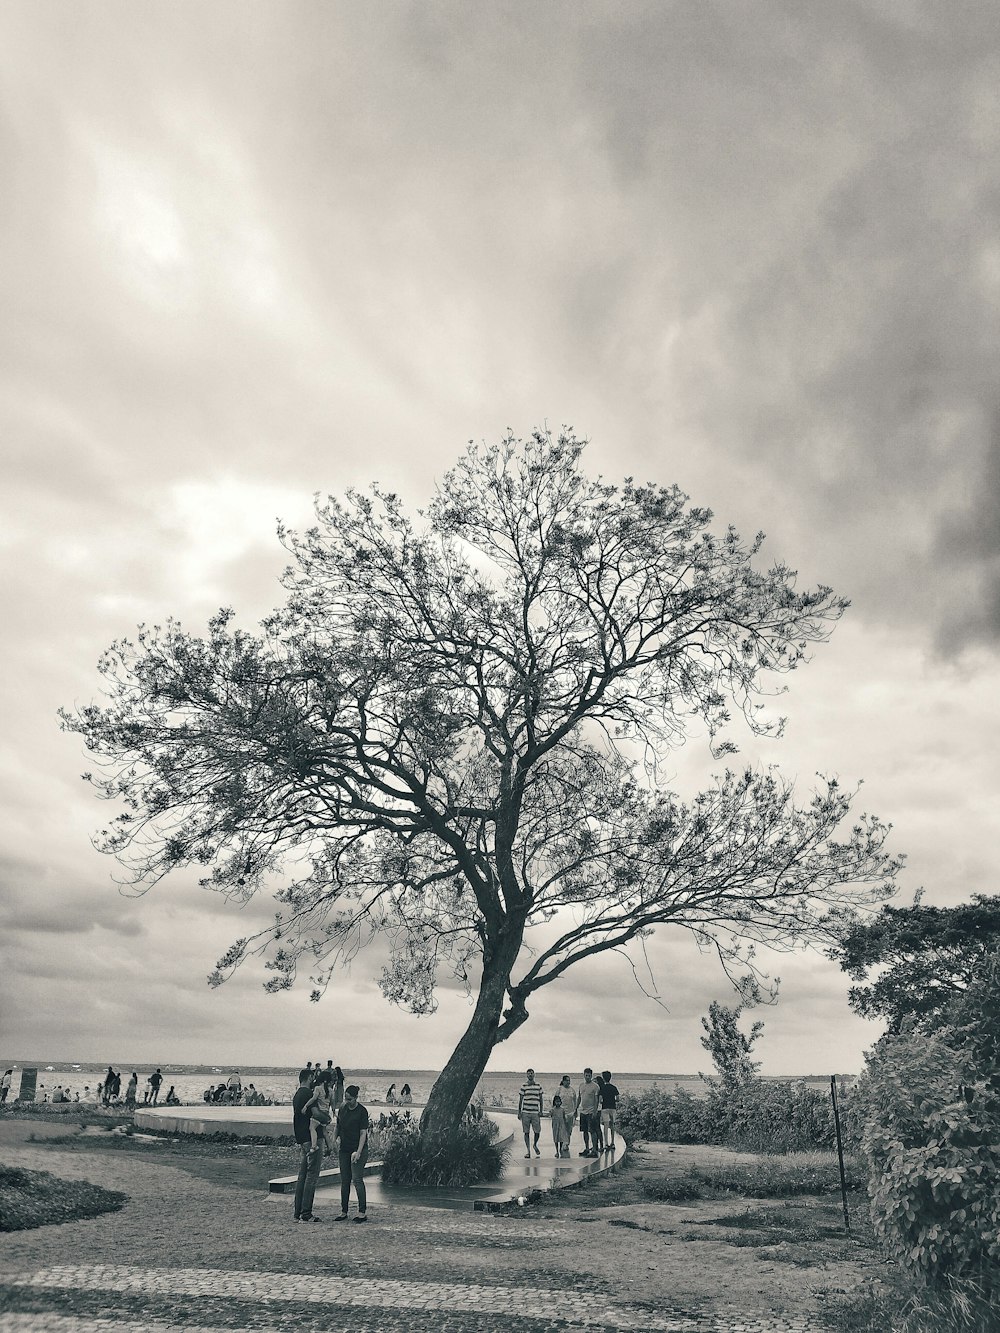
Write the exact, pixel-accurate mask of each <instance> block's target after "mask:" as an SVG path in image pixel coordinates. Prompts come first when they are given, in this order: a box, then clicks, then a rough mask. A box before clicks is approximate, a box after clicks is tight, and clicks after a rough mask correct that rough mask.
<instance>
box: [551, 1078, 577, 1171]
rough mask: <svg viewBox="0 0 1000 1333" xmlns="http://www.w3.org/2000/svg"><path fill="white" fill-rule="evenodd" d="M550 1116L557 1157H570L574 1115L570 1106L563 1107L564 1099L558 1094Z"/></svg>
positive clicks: (553, 1101) (553, 1100)
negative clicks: (570, 1138) (570, 1135)
mask: <svg viewBox="0 0 1000 1333" xmlns="http://www.w3.org/2000/svg"><path fill="white" fill-rule="evenodd" d="M571 1104H572V1103H571ZM549 1116H550V1118H551V1120H552V1142H553V1143H554V1144H555V1148H556V1156H557V1157H568V1156H569V1133H570V1129H571V1127H572V1125H573V1115H572V1112H571V1111H570V1109H569V1107H568V1106H563V1099H562V1098H561V1097H560V1096H559V1093H558V1092H557V1093H556V1095H555V1096H554V1097H553V1098H552V1109H551V1111H550V1112H549Z"/></svg>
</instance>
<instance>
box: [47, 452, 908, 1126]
mask: <svg viewBox="0 0 1000 1333" xmlns="http://www.w3.org/2000/svg"><path fill="white" fill-rule="evenodd" d="M582 449H583V444H582V442H581V441H579V440H577V439H576V438H575V437H574V436H573V435H572V434H571V433H567V434H564V435H562V436H560V438H559V439H558V440H554V439H552V438H551V437H550V436H549V435H547V434H543V433H538V434H536V435H534V436H533V437H532V438H531V439H530V440H528V441H527V442H523V443H522V442H521V441H518V440H515V439H514V438H513V437H511V436H509V437H508V438H506V439H505V440H503V441H502V442H501V443H500V444H499V445H497V446H494V447H483V448H476V447H472V446H470V448H469V450H468V451H467V453H466V454H465V456H464V457H463V458H462V459H461V460H460V461H459V463H458V465H457V466H456V467H455V468H454V469H453V470H452V471H451V472H449V473H447V474H446V476H445V477H444V478H443V480H442V482H441V484H440V486H439V488H438V490H437V492H436V494H435V495H434V497H433V499H432V501H431V503H430V505H429V507H428V509H427V512H426V514H425V515H423V523H422V526H421V527H419V528H418V527H416V526H415V525H414V524H413V523H412V522H411V521H410V519H408V518H407V517H406V515H405V514H404V513H403V508H402V505H401V503H400V501H399V499H398V498H397V497H396V496H395V495H392V494H389V493H386V492H384V491H382V490H380V489H379V488H378V487H374V488H373V489H372V492H371V494H368V495H360V494H356V493H354V492H348V494H347V497H346V499H345V500H344V501H343V502H340V501H337V500H334V499H330V500H329V501H328V502H327V503H326V504H323V505H320V506H319V507H318V509H317V523H316V526H315V527H313V528H311V529H310V530H309V531H307V532H305V533H303V534H301V535H297V534H294V533H291V532H284V531H282V533H281V535H282V539H283V540H284V542H285V544H286V546H287V548H288V550H289V551H290V552H291V555H292V557H293V564H292V567H291V568H290V569H289V570H288V571H287V573H286V576H285V587H286V589H287V594H288V596H287V601H286V604H285V605H284V606H283V607H282V608H281V609H279V610H278V611H276V612H275V613H274V614H273V615H272V616H270V617H269V618H268V619H267V620H266V621H265V622H264V623H263V626H262V630H261V633H260V634H257V635H255V634H250V633H248V632H246V631H244V630H242V629H237V628H234V626H233V615H232V612H230V611H222V612H220V613H219V615H218V616H216V617H215V619H214V620H213V621H212V622H211V624H210V626H209V632H208V635H207V637H205V638H198V637H195V636H193V635H190V634H188V633H186V632H184V631H183V630H182V629H181V627H180V626H179V625H177V624H176V623H174V622H168V624H167V626H166V627H165V628H164V629H159V628H154V629H151V630H149V629H141V630H140V632H139V635H138V637H137V639H136V641H135V642H134V643H133V642H129V641H127V640H126V641H122V642H120V643H117V644H115V645H114V646H113V648H112V649H111V650H110V651H109V652H108V653H107V654H106V656H105V657H104V659H103V661H102V664H101V667H102V671H103V672H104V675H105V677H106V679H107V682H108V692H109V696H110V697H109V700H108V702H107V703H105V705H104V706H96V705H95V706H91V707H87V708H84V709H83V710H81V711H80V713H79V714H76V715H72V716H70V715H67V716H65V717H64V720H65V724H66V725H67V726H68V727H69V728H70V729H71V730H74V731H78V732H79V733H80V734H81V735H82V736H83V738H84V740H85V742H86V745H87V746H88V748H89V749H90V751H91V752H92V754H93V755H95V756H96V758H97V760H98V761H99V763H100V765H101V772H100V774H99V775H98V776H95V777H93V778H92V780H93V781H94V783H95V785H96V786H97V789H98V791H99V792H100V794H101V795H102V796H104V797H106V798H108V799H110V800H114V801H116V802H120V803H122V804H123V806H124V810H123V811H122V813H121V814H120V815H119V816H118V817H117V818H116V819H115V821H114V822H113V823H112V824H111V825H110V826H109V827H108V828H107V829H106V830H104V832H103V835H102V840H101V845H102V846H103V847H104V848H105V849H106V850H108V851H109V852H111V853H113V854H114V855H116V856H117V857H119V858H120V859H121V860H122V861H123V862H124V863H126V864H127V865H128V866H129V868H130V874H131V879H132V882H133V883H134V884H135V885H136V887H137V888H139V889H143V888H145V887H148V886H149V885H150V884H151V883H154V882H155V881H157V880H158V879H160V878H161V877H162V876H163V875H165V874H168V873H169V872H170V871H172V870H174V869H175V868H177V867H180V866H184V865H196V866H201V867H204V868H205V869H206V871H207V873H206V876H205V879H204V881H203V882H204V883H205V884H206V886H207V887H209V888H212V889H216V890H218V891H219V892H221V893H224V894H226V895H228V896H229V897H231V898H234V899H236V900H237V901H245V900H246V899H248V898H249V897H251V895H253V894H254V893H255V892H257V890H258V889H260V888H261V887H262V886H264V885H265V884H270V885H272V886H273V887H275V889H276V891H275V897H276V898H277V900H278V903H279V907H280V910H279V912H278V915H277V917H276V919H275V922H274V925H273V926H272V927H270V928H268V929H267V930H265V931H263V932H261V933H260V934H258V935H256V936H254V937H252V938H246V939H241V940H238V941H237V942H236V944H234V946H233V947H232V948H231V949H230V950H229V952H228V953H227V954H226V955H225V957H224V958H222V959H221V960H220V962H219V964H218V967H217V970H216V971H215V973H214V974H213V976H212V978H211V980H212V982H213V983H214V984H217V983H219V982H221V981H222V980H224V978H225V977H226V976H227V975H229V974H230V973H231V972H232V970H233V969H234V968H236V967H237V966H239V964H240V963H241V962H242V961H243V960H244V959H245V958H246V957H247V956H248V955H250V954H254V953H256V954H264V955H266V963H265V965H266V967H267V968H268V969H270V971H271V972H272V973H273V977H272V979H271V980H270V981H269V982H268V988H269V989H271V990H280V989H284V988H286V987H288V986H290V985H291V984H292V983H293V980H294V978H295V975H296V970H297V966H298V963H299V960H300V959H302V958H305V959H306V960H308V963H309V965H310V967H311V969H312V976H313V996H314V998H319V996H320V995H321V994H322V992H323V991H324V989H325V988H326V986H327V984H328V982H329V980H330V977H331V975H332V972H333V969H334V966H335V965H336V964H337V962H338V961H340V960H343V959H345V958H349V957H351V956H352V955H353V954H355V953H356V952H357V951H358V950H359V949H360V948H361V947H362V946H363V945H364V944H366V943H367V942H368V941H369V940H370V939H371V938H372V937H373V936H375V935H381V936H382V937H383V938H384V939H385V940H386V941H387V942H388V946H389V950H390V961H389V963H388V965H387V966H386V967H385V969H384V972H383V975H382V979H381V985H382V989H383V991H384V993H385V995H386V996H387V997H388V999H389V1000H391V1001H393V1002H394V1003H397V1004H400V1005H404V1006H406V1007H408V1008H409V1009H411V1010H412V1011H414V1012H417V1013H426V1012H429V1011H430V1010H431V1009H432V1008H433V1007H434V1004H435V1001H434V986H435V978H436V974H437V972H438V969H439V968H440V967H442V966H445V967H449V968H451V969H452V970H453V972H454V973H455V974H456V975H457V976H458V977H459V978H461V979H462V980H463V982H465V984H466V985H467V986H468V987H469V990H470V994H471V995H474V997H475V1000H474V1006H473V1010H472V1015H471V1019H470V1022H469V1026H468V1028H467V1030H466V1032H465V1033H464V1035H463V1036H462V1038H461V1039H460V1041H459V1043H458V1045H457V1047H456V1049H455V1051H454V1053H453V1055H452V1056H451V1058H450V1059H449V1060H448V1062H447V1064H446V1066H445V1068H444V1070H443V1071H442V1073H441V1075H440V1077H439V1078H438V1080H437V1082H436V1083H435V1085H434V1088H433V1090H432V1093H431V1096H430V1099H429V1101H428V1105H427V1108H426V1110H425V1112H424V1116H423V1120H422V1126H423V1130H424V1132H425V1134H429V1135H431V1136H437V1135H446V1134H448V1133H449V1132H450V1131H451V1130H452V1128H453V1127H454V1126H455V1125H456V1124H457V1122H458V1119H459V1118H460V1116H461V1114H462V1112H463V1110H464V1109H465V1106H466V1105H467V1104H468V1102H469V1099H470V1098H471V1096H472V1094H473V1092H474V1090H475V1087H476V1084H477V1082H478V1081H479V1078H480V1075H481V1074H482V1072H483V1070H484V1068H485V1066H486V1063H487V1060H488V1059H489V1055H490V1052H491V1050H492V1049H493V1047H494V1046H495V1045H496V1044H497V1043H498V1042H501V1041H503V1040H505V1039H506V1038H507V1037H509V1036H510V1034H511V1033H512V1032H515V1031H516V1030H517V1029H518V1028H519V1027H520V1026H521V1024H522V1023H524V1021H525V1020H526V1019H527V1017H528V1003H529V1001H530V998H531V996H532V995H533V994H535V992H537V991H538V990H539V989H540V988H541V987H543V986H547V985H550V984H551V983H553V982H555V981H557V980H558V979H559V978H560V977H561V976H562V975H563V974H564V973H565V972H566V971H567V970H568V969H569V968H570V967H573V966H575V965H576V964H577V963H579V962H581V961H582V960H583V959H586V958H589V957H593V956H595V955H597V954H600V953H605V952H608V951H611V950H618V949H622V948H625V947H627V946H628V945H629V944H630V943H631V942H632V941H636V940H640V941H641V940H642V939H643V938H644V937H645V936H646V935H648V934H649V932H650V931H651V930H652V929H653V928H654V927H656V926H658V925H663V924H673V925H676V926H679V927H681V928H683V929H685V930H687V931H690V932H691V933H692V934H693V935H694V936H695V937H696V939H697V940H698V941H699V942H700V943H701V944H703V945H706V946H709V947H712V948H714V949H715V950H716V952H717V953H718V955H719V957H720V958H721V960H722V961H723V964H724V965H725V966H727V967H731V966H733V965H734V964H738V965H739V966H740V967H741V969H742V967H743V965H744V964H745V962H746V960H747V957H748V955H750V954H752V951H753V948H754V945H755V944H756V943H759V942H766V943H768V944H771V945H773V946H775V947H778V948H786V947H791V946H793V945H796V944H798V943H800V942H801V941H802V940H804V939H810V938H818V937H820V936H821V935H822V932H823V930H824V922H825V919H826V917H827V914H828V913H829V911H830V910H831V908H835V907H837V906H845V905H847V904H849V903H857V902H859V901H860V902H862V903H873V902H876V901H878V900H880V899H881V898H882V897H884V896H885V895H886V894H887V893H889V892H890V891H891V886H892V881H893V877H894V874H895V871H896V868H897V864H898V863H897V861H895V860H894V859H893V858H891V857H890V856H888V855H887V854H886V852H885V851H884V841H885V838H886V833H887V827H886V826H885V825H883V824H882V823H880V822H879V821H878V820H877V819H874V818H869V817H868V816H866V815H862V816H861V817H860V818H857V819H856V820H855V821H854V823H853V825H852V826H851V828H850V830H849V832H848V833H847V834H846V836H844V837H843V838H841V839H838V838H837V836H836V834H837V830H838V829H839V827H840V825H841V823H842V821H843V820H844V817H845V816H846V814H847V812H848V809H849V807H850V804H851V794H850V793H847V792H845V791H843V790H842V789H841V788H840V786H839V785H838V783H837V782H836V780H828V781H825V782H823V784H822V785H821V787H820V789H819V791H818V792H817V793H816V794H815V795H814V796H813V797H812V798H811V799H810V800H809V801H808V802H807V803H806V804H805V805H803V806H799V805H797V804H796V803H795V800H794V794H793V792H792V789H791V788H790V786H788V785H787V784H786V783H784V782H782V781H781V780H780V778H779V777H778V775H777V773H776V772H775V771H773V770H767V771H764V772H753V771H750V770H746V771H744V772H730V771H727V772H725V773H724V774H722V775H721V776H719V777H717V778H716V779H715V780H714V781H713V782H712V783H711V785H710V786H709V787H708V788H707V790H705V791H704V792H702V793H701V794H700V795H698V796H696V797H695V798H694V799H693V800H691V801H689V802H685V801H682V800H681V799H680V798H679V797H678V796H677V795H676V794H674V793H673V792H671V791H669V790H667V789H666V788H665V787H663V786H662V785H661V784H660V778H659V774H660V771H661V764H662V761H663V759H664V758H665V756H666V754H667V753H668V751H669V750H670V748H671V747H672V746H674V745H676V744H678V743H680V742H681V741H682V739H683V738H684V736H685V734H686V731H687V730H688V728H689V727H690V726H692V725H700V726H703V727H704V728H705V729H706V730H707V733H708V735H709V737H710V740H711V742H712V744H713V746H714V750H715V753H716V754H718V755H722V754H727V753H732V752H733V750H734V748H735V747H734V745H733V744H732V742H731V741H728V740H724V739H723V732H724V728H725V726H726V724H727V723H728V721H729V720H730V709H732V708H734V707H735V709H736V710H737V711H738V712H740V713H741V714H742V715H743V717H745V718H746V721H747V723H748V724H749V726H750V728H751V730H752V731H754V732H758V733H765V732H775V731H777V730H779V729H780V721H779V720H777V719H771V720H768V719H766V718H765V716H764V714H763V712H762V707H763V705H762V704H760V703H759V702H758V700H759V697H760V695H761V694H762V692H763V690H764V688H765V685H766V683H767V682H768V681H769V680H770V679H771V678H772V677H773V676H774V674H775V673H777V674H781V673H785V672H789V671H791V670H793V669H794V668H795V667H796V666H798V665H799V664H800V663H801V662H802V661H803V660H804V658H805V655H806V652H807V648H808V646H809V645H810V644H812V643H816V642H819V641H821V640H822V639H824V638H825V637H826V636H827V634H828V633H829V631H830V629H831V627H832V625H833V624H834V623H835V622H836V620H837V619H838V618H839V616H840V615H841V613H842V611H843V610H844V607H845V606H846V603H845V602H844V601H843V600H842V599H840V598H838V597H836V596H835V595H834V594H833V593H832V592H831V591H830V589H828V588H818V589H816V590H815V591H812V592H799V591H797V590H796V588H795V582H794V574H793V572H792V571H791V570H789V569H788V568H786V567H785V566H782V565H775V566H773V567H772V568H770V569H768V570H766V571H759V570H758V569H756V568H755V567H754V563H753V562H754V557H755V556H756V555H757V553H758V551H759V548H760V544H761V538H758V539H757V540H756V541H754V542H753V543H751V544H750V545H746V544H744V543H743V542H742V541H741V540H740V538H739V536H738V535H737V534H736V532H735V531H733V530H732V529H731V528H730V529H729V530H728V531H726V532H725V533H724V534H723V535H721V536H717V535H715V534H714V533H713V532H712V531H711V530H710V528H709V523H710V519H711V515H710V513H709V512H708V511H706V510H702V509H695V508H689V507H688V504H687V497H685V496H684V495H683V494H682V493H681V492H680V491H679V490H678V489H677V488H676V487H668V488H663V487H660V486H655V485H644V486H640V485H637V484H635V483H634V482H633V481H632V480H631V479H627V480H626V481H625V482H624V484H623V485H622V486H621V487H616V486H612V485H608V484H605V483H604V482H602V481H599V480H598V481H591V480H588V479H587V478H586V477H585V476H584V474H583V472H582V470H581V467H580V455H581V452H582ZM637 756H638V759H637ZM529 942H530V944H531V946H533V947H529ZM751 966H752V963H751Z"/></svg>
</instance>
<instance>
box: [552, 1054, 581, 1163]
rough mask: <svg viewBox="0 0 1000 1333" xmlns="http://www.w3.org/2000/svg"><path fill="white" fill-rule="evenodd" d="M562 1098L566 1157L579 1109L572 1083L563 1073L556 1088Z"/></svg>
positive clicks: (577, 1098)
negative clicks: (565, 1115) (565, 1117)
mask: <svg viewBox="0 0 1000 1333" xmlns="http://www.w3.org/2000/svg"><path fill="white" fill-rule="evenodd" d="M556 1091H557V1092H558V1094H559V1096H560V1097H561V1098H562V1109H563V1110H564V1111H565V1112H567V1119H566V1153H565V1156H566V1157H568V1156H569V1155H570V1154H569V1148H570V1141H571V1140H572V1138H573V1126H574V1125H575V1124H576V1113H577V1111H578V1110H579V1109H580V1099H579V1097H578V1096H577V1094H576V1093H575V1092H574V1091H573V1084H572V1081H571V1079H570V1076H569V1074H563V1076H562V1078H561V1079H560V1080H559V1087H558V1088H557V1089H556Z"/></svg>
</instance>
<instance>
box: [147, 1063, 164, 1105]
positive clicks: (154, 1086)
mask: <svg viewBox="0 0 1000 1333" xmlns="http://www.w3.org/2000/svg"><path fill="white" fill-rule="evenodd" d="M162 1082H163V1071H162V1069H158V1070H157V1071H156V1073H155V1074H150V1076H149V1093H150V1096H149V1100H150V1102H151V1103H152V1104H153V1106H155V1105H156V1103H157V1102H158V1101H159V1100H160V1084H161V1083H162Z"/></svg>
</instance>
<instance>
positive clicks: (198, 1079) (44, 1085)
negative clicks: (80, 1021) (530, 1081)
mask: <svg viewBox="0 0 1000 1333" xmlns="http://www.w3.org/2000/svg"><path fill="white" fill-rule="evenodd" d="M10 1067H13V1068H14V1075H13V1082H12V1086H11V1091H10V1099H11V1100H13V1099H14V1098H15V1097H16V1096H17V1093H18V1088H19V1086H20V1078H21V1070H22V1069H25V1068H27V1069H37V1071H38V1081H37V1084H36V1093H35V1099H36V1101H42V1100H43V1099H47V1100H49V1101H51V1100H52V1094H53V1093H54V1092H55V1090H56V1088H57V1087H62V1088H63V1089H64V1090H65V1089H67V1088H68V1089H69V1093H70V1096H71V1097H72V1098H75V1096H76V1094H77V1093H79V1095H80V1100H81V1101H83V1102H87V1101H89V1102H93V1101H94V1098H95V1095H96V1091H97V1085H98V1084H99V1083H102V1082H103V1081H104V1076H105V1074H106V1073H107V1069H108V1067H107V1065H106V1064H104V1065H95V1064H86V1063H83V1062H80V1063H78V1064H73V1063H71V1062H63V1061H58V1060H55V1061H53V1060H49V1061H46V1060H20V1059H19V1060H13V1059H10V1058H3V1057H0V1073H2V1072H3V1070H4V1069H7V1068H10ZM156 1067H157V1066H156V1065H150V1064H136V1063H127V1062H120V1061H116V1062H114V1069H115V1071H116V1072H117V1073H120V1074H121V1077H122V1086H121V1092H122V1096H123V1097H124V1095H125V1088H126V1085H127V1084H128V1081H129V1078H130V1077H131V1075H132V1071H133V1070H135V1072H136V1073H137V1074H138V1076H139V1092H138V1101H139V1103H140V1104H141V1102H142V1100H143V1093H144V1090H145V1087H146V1080H147V1079H148V1077H149V1075H150V1074H151V1073H152V1072H153V1071H154V1070H155V1069H156ZM159 1067H160V1069H161V1071H162V1074H163V1084H162V1086H161V1088H160V1104H161V1105H162V1104H163V1101H164V1100H165V1098H166V1096H167V1092H168V1090H169V1088H170V1087H171V1085H173V1088H174V1094H175V1096H177V1097H178V1098H179V1099H180V1101H181V1102H182V1103H184V1104H185V1105H190V1104H197V1103H200V1102H203V1101H204V1094H205V1091H206V1089H208V1088H215V1087H217V1086H218V1085H219V1084H220V1083H225V1082H226V1081H227V1079H228V1078H229V1076H230V1074H232V1073H233V1072H234V1070H235V1066H233V1065H224V1064H220V1065H190V1064H177V1065H169V1064H161V1065H160V1066H159ZM299 1068H300V1066H299V1065H286V1066H257V1067H255V1068H250V1067H248V1066H242V1065H241V1066H240V1067H239V1075H240V1080H241V1082H242V1084H243V1088H244V1090H246V1088H247V1087H248V1086H249V1085H250V1084H251V1083H252V1084H253V1085H254V1087H255V1088H256V1090H257V1091H258V1092H260V1093H263V1095H264V1097H265V1098H268V1099H269V1100H270V1101H272V1102H273V1103H275V1104H276V1105H290V1104H291V1100H292V1095H293V1093H294V1092H295V1088H296V1086H297V1084H298V1072H299ZM439 1072H440V1071H439V1070H436V1069H348V1068H346V1067H345V1068H344V1077H345V1080H346V1082H347V1083H356V1084H357V1085H358V1087H359V1088H360V1089H361V1101H363V1102H364V1103H365V1104H366V1105H373V1104H375V1105H378V1104H380V1103H382V1104H384V1103H385V1101H386V1094H387V1092H388V1090H389V1087H390V1085H391V1084H395V1096H396V1097H397V1098H398V1096H399V1093H400V1090H401V1089H402V1087H403V1084H404V1083H408V1084H409V1085H410V1091H411V1093H412V1094H413V1101H414V1102H415V1103H416V1104H417V1105H421V1104H422V1103H424V1102H425V1101H426V1100H427V1097H428V1095H429V1094H430V1090H431V1088H432V1087H433V1086H434V1080H435V1079H436V1078H437V1076H438V1073H439ZM598 1072H599V1071H598ZM564 1073H568V1074H569V1075H570V1078H571V1079H572V1081H573V1086H574V1087H577V1086H578V1085H579V1084H580V1083H581V1082H582V1081H583V1073H582V1071H581V1070H572V1069H568V1070H562V1069H561V1070H556V1071H551V1072H548V1071H539V1072H537V1073H536V1074H535V1078H536V1080H537V1081H538V1082H539V1083H540V1084H541V1086H542V1090H543V1093H544V1094H545V1096H546V1097H551V1096H552V1094H553V1093H555V1091H556V1089H557V1087H558V1084H559V1080H560V1078H561V1077H562V1075H563V1074H564ZM614 1081H615V1085H616V1086H617V1087H618V1089H619V1090H620V1091H621V1092H623V1093H639V1092H643V1091H645V1090H646V1089H648V1088H652V1087H653V1086H657V1087H659V1088H661V1089H662V1090H663V1091H667V1092H669V1091H673V1089H674V1088H675V1087H680V1088H683V1089H684V1090H685V1091H687V1092H690V1093H692V1094H693V1095H694V1096H696V1097H699V1096H704V1095H705V1089H706V1085H705V1082H704V1080H703V1079H701V1078H700V1077H699V1076H698V1075H697V1074H648V1073H638V1074H636V1073H627V1072H626V1073H619V1072H617V1071H614ZM790 1081H798V1080H796V1079H794V1078H792V1077H791V1076H790ZM803 1081H804V1082H806V1083H807V1084H809V1085H810V1086H813V1087H816V1088H818V1089H821V1090H823V1091H825V1090H826V1089H827V1088H828V1087H829V1075H808V1076H805V1077H804V1079H803ZM523 1082H524V1071H523V1070H516V1071H515V1070H498V1071H497V1072H495V1073H494V1072H492V1071H487V1072H486V1073H485V1074H483V1076H482V1078H481V1079H480V1080H479V1086H478V1088H477V1090H476V1091H477V1095H479V1094H482V1097H483V1099H484V1101H485V1103H486V1105H487V1106H494V1107H506V1108H508V1109H514V1110H516V1109H517V1094H518V1089H519V1088H520V1086H521V1084H522V1083H523Z"/></svg>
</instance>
